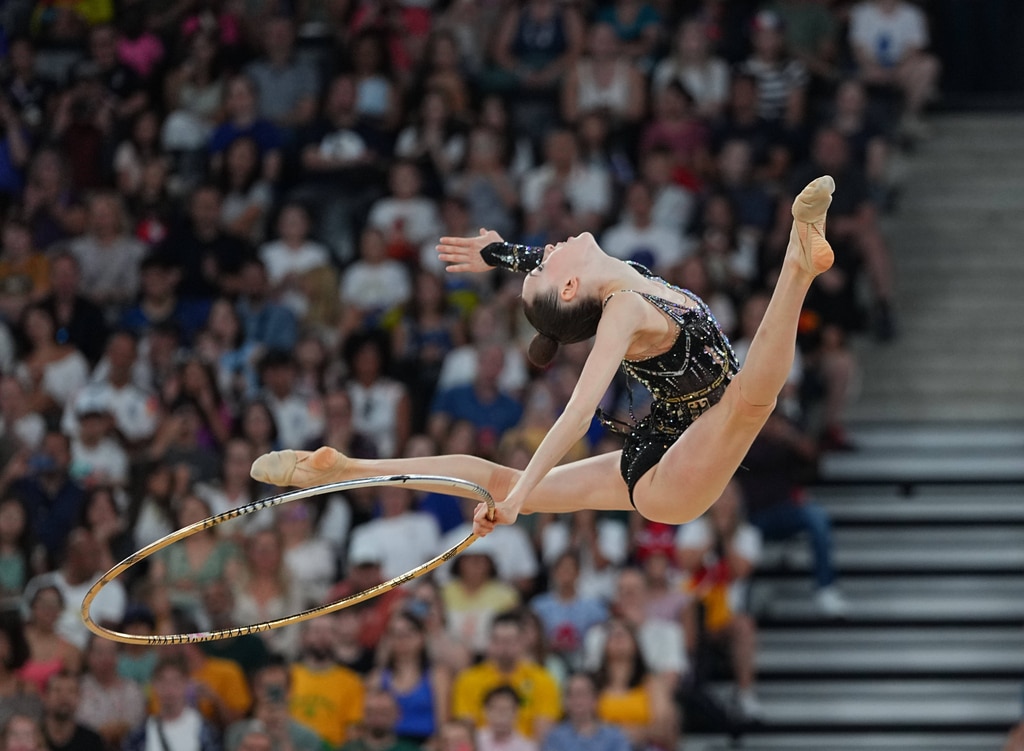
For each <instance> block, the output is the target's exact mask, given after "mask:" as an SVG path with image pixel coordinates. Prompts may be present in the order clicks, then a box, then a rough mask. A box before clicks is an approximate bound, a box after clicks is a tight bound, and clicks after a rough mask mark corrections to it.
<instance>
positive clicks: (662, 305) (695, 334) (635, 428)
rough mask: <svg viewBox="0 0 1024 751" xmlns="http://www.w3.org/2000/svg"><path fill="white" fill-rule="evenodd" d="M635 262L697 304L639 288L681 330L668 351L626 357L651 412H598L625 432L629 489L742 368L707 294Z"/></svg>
mask: <svg viewBox="0 0 1024 751" xmlns="http://www.w3.org/2000/svg"><path fill="white" fill-rule="evenodd" d="M632 265H633V267H634V268H635V269H636V270H637V271H639V272H640V273H641V274H643V275H644V276H646V277H647V278H649V279H653V280H655V281H658V282H660V283H662V284H664V285H665V287H666V288H668V289H672V290H674V291H676V292H678V293H680V294H681V295H683V296H685V297H686V298H687V299H689V300H691V301H692V302H693V305H692V306H689V305H684V304H682V303H677V302H674V301H672V300H667V299H665V298H663V297H659V296H657V295H652V294H649V293H646V292H636V294H639V295H641V296H642V297H643V298H644V299H645V300H647V302H649V303H650V304H651V305H653V306H654V307H656V308H658V310H660V311H662V312H663V313H664V314H665V315H667V316H668V317H669V318H670V319H672V320H673V321H674V322H675V324H676V325H677V326H678V327H679V332H678V335H677V337H676V340H675V342H673V344H672V346H671V348H669V350H668V351H666V352H663V353H661V354H660V355H654V356H653V357H648V358H644V359H641V360H623V362H622V366H621V367H622V370H623V371H624V372H625V373H626V375H627V376H629V377H630V378H632V379H635V380H636V381H638V382H639V383H641V384H643V386H644V387H645V388H647V390H648V391H650V392H651V396H652V397H653V399H652V401H651V411H650V414H648V415H647V416H646V417H644V418H643V419H642V420H639V421H636V420H635V418H634V424H632V425H629V424H628V423H622V422H621V421H619V420H614V421H613V420H610V419H609V418H608V417H607V416H606V415H603V414H601V413H599V414H598V417H599V418H601V420H602V422H603V423H604V424H605V426H606V427H608V428H609V429H611V430H613V431H615V432H619V433H627V438H626V443H625V445H624V446H623V450H622V474H623V477H624V479H625V480H626V484H627V485H628V486H629V489H630V494H631V495H632V490H633V486H634V485H635V484H636V482H637V480H639V479H640V477H642V476H643V474H644V473H645V472H647V470H649V469H650V468H651V467H653V466H654V465H655V464H657V463H658V461H659V460H660V459H661V457H662V456H663V455H664V453H665V451H667V450H668V447H669V446H671V445H672V444H673V443H674V442H675V440H676V439H677V438H678V437H679V436H680V435H682V433H683V431H685V430H686V429H687V428H688V427H690V426H691V425H692V424H693V423H694V421H695V420H696V419H697V418H698V417H700V416H701V415H702V414H703V413H704V412H706V411H707V410H708V409H709V408H710V407H711V406H712V405H714V404H717V403H718V401H719V400H720V399H721V398H722V394H724V393H725V388H726V386H728V385H729V382H730V381H731V380H732V378H733V376H734V375H735V374H736V373H737V372H738V371H739V362H738V360H737V359H736V355H735V353H734V352H733V351H732V346H731V345H730V344H729V341H728V339H726V337H725V334H723V333H722V329H721V327H720V326H719V325H718V321H716V320H715V317H714V315H712V313H711V309H710V308H708V306H707V304H706V303H705V302H704V301H703V300H701V299H700V298H699V297H697V296H696V295H695V294H693V293H692V292H690V291H688V290H685V289H682V288H680V287H676V286H675V285H672V284H669V283H668V282H666V281H665V280H664V279H661V278H660V277H658V276H656V275H654V274H653V273H652V272H651V271H650V270H649V269H647V268H645V267H643V266H641V265H640V264H632ZM623 291H629V290H623ZM615 423H618V424H615ZM623 427H625V428H626V430H623Z"/></svg>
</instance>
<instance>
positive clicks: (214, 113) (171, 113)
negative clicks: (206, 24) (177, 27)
mask: <svg viewBox="0 0 1024 751" xmlns="http://www.w3.org/2000/svg"><path fill="white" fill-rule="evenodd" d="M223 67H224V66H223V55H222V54H221V52H220V50H219V49H218V48H217V41H216V39H215V38H214V37H213V35H211V34H210V33H209V32H208V31H205V30H203V31H197V32H196V33H194V34H193V35H192V36H191V37H190V38H188V39H186V40H184V51H183V53H182V55H181V59H180V60H176V61H175V62H174V63H173V64H172V65H171V67H170V69H169V70H168V71H167V74H166V75H165V77H164V100H163V103H164V109H165V111H166V112H167V113H168V115H167V119H166V120H164V123H163V128H162V131H161V134H160V144H161V145H162V146H163V148H164V149H166V150H167V151H169V152H171V153H172V154H174V153H176V152H177V153H182V154H185V155H187V156H188V157H192V156H193V155H195V154H197V152H200V151H201V150H202V149H203V148H204V147H205V146H206V143H207V142H208V140H209V138H210V135H211V134H212V133H213V129H214V128H215V127H216V126H217V120H218V118H219V116H220V114H221V111H222V102H223V100H224V84H225V76H224V71H223ZM182 162H183V163H181V164H180V167H181V168H182V171H184V172H188V171H191V170H195V169H196V166H198V165H195V166H194V165H193V164H192V163H190V162H185V161H184V160H182Z"/></svg>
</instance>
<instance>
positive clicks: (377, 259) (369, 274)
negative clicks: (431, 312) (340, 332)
mask: <svg viewBox="0 0 1024 751" xmlns="http://www.w3.org/2000/svg"><path fill="white" fill-rule="evenodd" d="M338 294H339V295H340V296H341V304H342V305H343V306H344V307H345V309H346V311H347V314H348V316H349V317H350V318H351V319H352V320H351V322H350V323H349V328H351V329H353V330H354V329H358V328H361V325H360V324H362V323H364V322H372V321H373V319H374V318H375V317H377V316H379V315H381V314H383V313H385V312H387V311H389V310H391V309H392V308H396V307H398V306H399V305H404V304H405V303H407V302H408V301H409V298H410V297H412V280H411V279H410V277H409V270H408V269H407V268H406V267H405V266H404V265H402V263H401V262H399V261H396V260H394V259H392V258H388V257H387V242H386V240H385V235H384V233H383V232H382V231H381V230H379V229H376V228H374V227H367V228H366V229H365V230H363V234H362V235H361V236H360V238H359V260H358V261H356V262H355V263H353V264H351V265H350V266H349V267H348V268H347V269H346V270H345V273H344V274H343V275H342V277H341V285H340V288H339V290H338Z"/></svg>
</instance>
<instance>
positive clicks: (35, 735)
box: [0, 712, 47, 751]
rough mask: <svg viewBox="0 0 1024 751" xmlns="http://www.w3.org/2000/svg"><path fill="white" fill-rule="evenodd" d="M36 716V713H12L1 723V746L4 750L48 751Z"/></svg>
mask: <svg viewBox="0 0 1024 751" xmlns="http://www.w3.org/2000/svg"><path fill="white" fill-rule="evenodd" d="M36 717H37V715H36V714H27V713H22V712H13V713H11V714H10V715H9V716H8V718H7V720H6V721H5V722H3V723H2V724H0V748H2V749H3V751H47V746H46V742H45V741H44V740H43V731H42V729H40V727H39V722H38V721H37V720H36V719H35V718H36Z"/></svg>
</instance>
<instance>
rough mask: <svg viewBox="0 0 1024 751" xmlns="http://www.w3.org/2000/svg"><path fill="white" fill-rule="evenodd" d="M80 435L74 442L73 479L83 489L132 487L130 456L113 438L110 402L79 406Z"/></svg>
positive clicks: (85, 401) (100, 400) (89, 401)
mask: <svg viewBox="0 0 1024 751" xmlns="http://www.w3.org/2000/svg"><path fill="white" fill-rule="evenodd" d="M75 411H76V412H77V413H78V435H77V436H75V437H74V438H72V439H71V469H70V470H69V471H70V474H71V476H72V477H73V478H74V479H75V480H77V481H78V482H79V483H81V484H82V485H85V486H87V487H89V486H92V485H113V486H115V487H121V488H123V487H125V486H126V485H127V484H128V454H127V453H126V452H125V450H124V448H123V447H122V446H121V444H120V443H119V442H118V441H117V440H115V439H114V438H113V437H111V431H112V429H113V424H114V423H113V419H112V418H111V415H110V409H109V407H108V405H107V403H106V401H105V400H104V399H103V398H102V396H100V397H99V398H96V399H88V398H86V399H82V400H79V401H78V403H77V404H76V405H75Z"/></svg>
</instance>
